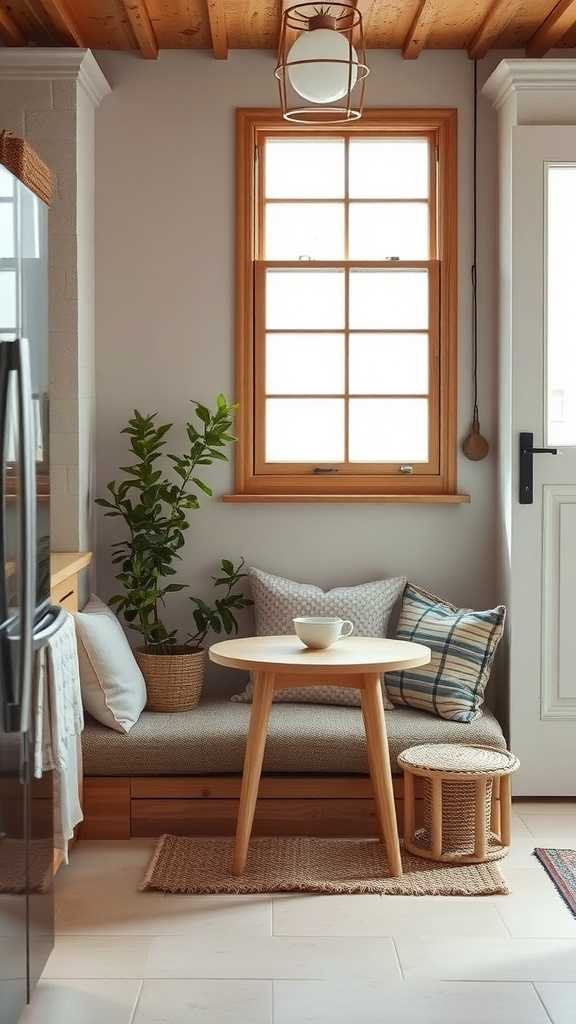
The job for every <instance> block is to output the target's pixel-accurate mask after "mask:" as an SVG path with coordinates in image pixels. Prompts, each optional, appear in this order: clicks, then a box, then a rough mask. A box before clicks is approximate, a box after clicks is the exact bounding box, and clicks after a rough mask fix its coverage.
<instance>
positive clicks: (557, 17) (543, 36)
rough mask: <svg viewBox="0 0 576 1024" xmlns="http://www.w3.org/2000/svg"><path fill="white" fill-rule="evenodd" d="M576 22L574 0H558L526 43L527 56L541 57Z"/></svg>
mask: <svg viewBox="0 0 576 1024" xmlns="http://www.w3.org/2000/svg"><path fill="white" fill-rule="evenodd" d="M575 23H576V0H560V2H559V3H557V4H556V7H555V8H554V9H553V10H552V11H550V14H549V15H548V17H547V18H546V20H545V21H543V22H542V24H541V25H540V28H539V29H537V30H536V32H535V33H534V35H533V36H532V38H531V39H529V40H528V42H527V44H526V53H527V54H528V56H529V57H543V56H544V54H545V53H548V50H551V49H552V48H553V47H554V46H557V45H558V43H559V42H561V40H562V39H563V38H564V36H565V35H566V33H567V32H568V31H569V30H570V29H571V28H573V26H574V24H575Z"/></svg>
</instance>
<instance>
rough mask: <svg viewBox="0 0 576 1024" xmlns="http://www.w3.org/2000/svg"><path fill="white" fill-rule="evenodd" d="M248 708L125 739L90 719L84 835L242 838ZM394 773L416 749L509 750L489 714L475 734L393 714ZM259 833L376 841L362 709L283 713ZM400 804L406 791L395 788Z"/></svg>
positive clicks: (184, 719) (210, 707)
mask: <svg viewBox="0 0 576 1024" xmlns="http://www.w3.org/2000/svg"><path fill="white" fill-rule="evenodd" d="M249 716H250V705H248V704H236V703H231V702H230V701H229V700H225V699H219V700H206V701H203V702H202V703H201V704H200V705H199V706H198V707H197V708H195V709H194V711H189V712H185V713H182V714H157V713H154V712H150V711H145V712H144V713H143V714H142V716H141V718H140V720H139V721H138V722H137V724H136V725H135V726H134V727H133V728H132V730H131V731H130V733H129V734H128V735H127V736H126V735H123V734H121V733H117V732H113V731H112V730H110V729H107V728H106V727H105V726H102V725H100V724H99V723H97V722H95V721H94V720H92V719H90V718H89V717H88V716H87V721H86V727H85V731H84V735H83V754H84V810H85V817H86V821H85V825H84V828H83V833H82V834H83V835H84V836H92V837H94V838H122V837H125V836H130V835H156V834H159V833H162V832H167V831H171V832H180V833H185V834H189V833H195V834H202V833H205V834H206V833H208V834H227V833H231V832H233V829H234V823H235V818H236V807H237V800H238V795H239V789H240V776H241V772H242V762H243V758H244V748H245V744H246V733H247V729H248V721H249ZM386 725H387V729H388V739H389V746H390V755H391V761H392V771H393V772H394V773H395V775H398V771H399V769H398V764H397V758H398V755H399V754H400V753H401V752H402V751H403V750H405V749H406V748H407V747H410V746H413V745H414V744H417V743H446V742H449V743H450V742H453V743H480V744H485V745H489V746H494V747H499V748H505V747H506V741H505V739H504V735H503V733H502V730H501V728H500V725H499V724H498V722H497V720H496V718H495V717H494V715H493V714H492V712H491V711H489V710H488V709H486V710H485V711H484V714H483V715H482V717H481V718H479V719H477V720H476V721H475V722H471V723H470V724H469V725H466V724H461V723H458V722H447V721H445V720H443V719H441V718H436V717H434V716H433V715H429V714H427V713H426V712H423V711H415V710H412V709H409V708H402V709H400V708H398V709H395V710H394V711H387V712H386ZM264 773H265V777H264V778H263V779H262V784H261V789H260V794H261V799H260V800H259V805H258V810H257V815H256V821H255V831H256V832H261V833H265V832H268V833H274V834H280V833H288V832H296V833H311V834H332V833H333V834H341V835H342V834H345V835H358V834H368V835H371V834H373V833H374V831H375V823H374V813H373V806H372V799H371V789H370V780H369V778H368V762H367V756H366V744H365V739H364V727H363V723H362V714H361V712H360V710H359V709H357V708H348V707H334V706H331V705H316V704H276V705H274V707H273V709H272V714H271V717H270V724H269V728H268V739H267V743H266V753H265V757H264ZM394 783H395V793H396V797H397V805H399V804H400V802H401V780H400V779H399V778H395V780H394Z"/></svg>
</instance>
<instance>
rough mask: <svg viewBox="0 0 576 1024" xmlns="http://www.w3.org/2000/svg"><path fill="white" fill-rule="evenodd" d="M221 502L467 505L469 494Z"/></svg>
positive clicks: (230, 498)
mask: <svg viewBox="0 0 576 1024" xmlns="http://www.w3.org/2000/svg"><path fill="white" fill-rule="evenodd" d="M221 500H222V501H227V502H235V503H237V504H257V503H260V502H267V503H269V504H275V505H278V504H282V503H286V504H293V503H295V502H303V503H310V502H319V503H320V504H325V503H326V502H333V503H336V504H343V503H354V502H356V503H360V504H369V503H372V504H381V505H398V504H404V505H467V504H469V503H470V495H469V494H223V495H222V498H221Z"/></svg>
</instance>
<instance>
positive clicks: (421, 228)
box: [349, 203, 429, 260]
mask: <svg viewBox="0 0 576 1024" xmlns="http://www.w3.org/2000/svg"><path fill="white" fill-rule="evenodd" d="M349 244H350V252H349V255H350V259H351V260H384V259H388V258H390V257H393V256H397V257H398V258H399V259H401V260H403V259H410V260H426V259H428V249H429V246H428V204H427V203H351V204H350V242H349Z"/></svg>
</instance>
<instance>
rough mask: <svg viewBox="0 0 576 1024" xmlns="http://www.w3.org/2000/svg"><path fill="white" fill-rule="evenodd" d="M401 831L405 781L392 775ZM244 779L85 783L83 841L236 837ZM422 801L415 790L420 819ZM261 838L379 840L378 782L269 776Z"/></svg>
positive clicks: (261, 804)
mask: <svg viewBox="0 0 576 1024" xmlns="http://www.w3.org/2000/svg"><path fill="white" fill-rule="evenodd" d="M393 782H394V798H395V804H396V815H397V818H398V825H399V829H400V833H401V832H402V822H403V817H404V816H403V806H404V802H403V794H402V779H401V777H400V776H395V777H394V780H393ZM240 785H241V778H240V776H236V775H234V776H232V775H214V776H210V777H196V776H155V777H150V778H147V777H142V776H132V777H125V778H95V777H92V778H85V779H84V821H83V823H82V827H81V830H80V839H130V838H131V837H133V836H158V835H162V834H163V833H164V832H172V833H173V834H175V835H190V836H192V835H196V836H198V835H200V836H201V835H208V836H232V835H234V831H235V827H236V816H237V812H238V801H239V797H240ZM422 813H423V801H422V799H421V796H420V794H419V787H418V785H416V820H417V821H419V820H420V817H421V815H422ZM254 834H255V835H308V836H376V835H377V828H376V812H375V807H374V801H373V799H372V784H371V782H370V779H369V778H368V777H364V776H357V775H338V776H335V775H327V776H322V775H317V776H310V775H308V776H303V775H302V776H296V775H291V776H286V775H281V776H280V775H277V776H273V775H268V776H263V777H262V780H261V784H260V790H259V796H258V803H257V805H256V816H255V821H254Z"/></svg>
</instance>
